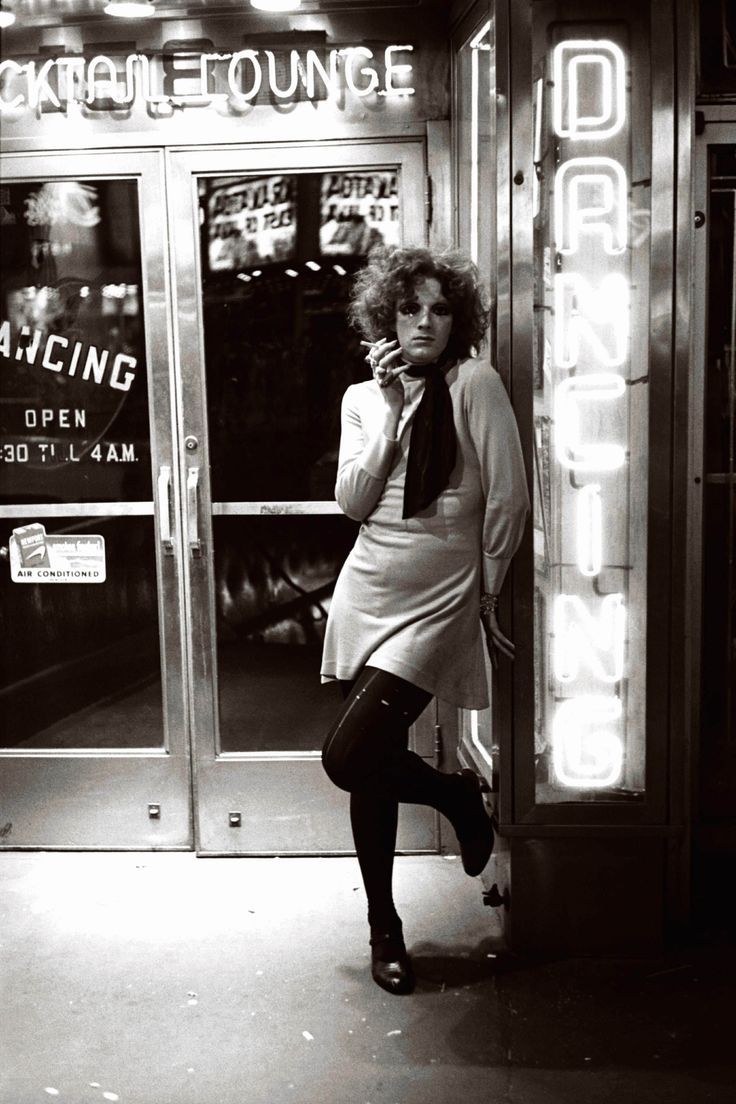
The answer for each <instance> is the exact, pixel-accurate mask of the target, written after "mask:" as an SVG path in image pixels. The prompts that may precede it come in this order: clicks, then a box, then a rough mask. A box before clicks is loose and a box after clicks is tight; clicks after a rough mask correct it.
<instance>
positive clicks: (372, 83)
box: [0, 45, 415, 114]
mask: <svg viewBox="0 0 736 1104" xmlns="http://www.w3.org/2000/svg"><path fill="white" fill-rule="evenodd" d="M413 50H414V47H413V46H411V45H392V46H386V47H385V48H384V49H383V50H382V51H380V53H379V55H378V56H376V55H375V54H374V52H373V51H372V50H370V49H368V47H367V46H348V47H344V48H340V49H332V50H327V51H318V50H315V49H306V50H297V49H292V50H290V51H289V52H288V54H287V55H283V54H281V53H279V54H278V55H277V54H275V53H274V51H273V50H251V49H244V50H237V51H235V52H232V53H228V52H225V53H219V52H213V53H198V54H194V55H193V54H192V53H191V52H189V53H180V54H173V55H166V56H165V57H163V58H160V59H156V58H155V57H153V56H150V55H149V54H144V53H134V54H128V55H127V56H125V57H123V58H112V57H109V56H107V55H106V54H97V55H95V56H94V57H92V58H89V59H87V58H85V57H78V56H63V57H57V58H48V59H47V60H46V61H43V62H41V61H27V62H20V61H16V60H14V59H12V58H6V59H5V60H4V61H2V62H0V113H4V114H11V113H14V112H18V111H21V110H23V109H25V108H30V109H31V110H34V111H35V110H38V109H40V108H43V107H44V106H45V105H48V106H49V107H50V108H55V109H57V110H62V109H68V108H69V106H70V105H71V104H78V105H80V106H81V107H84V108H86V109H87V110H93V111H95V110H97V111H102V110H110V109H111V108H112V109H120V108H125V107H131V106H133V105H134V104H135V103H137V102H142V103H145V104H146V106H148V107H149V108H153V109H159V110H161V109H164V108H167V107H168V108H174V107H202V106H207V105H208V104H216V103H222V102H225V103H226V104H229V105H232V106H233V107H235V108H238V107H241V108H242V107H245V106H247V105H249V104H253V103H254V102H255V101H256V100H257V99H258V97H259V95H261V94H262V93H263V94H270V96H272V97H274V99H275V100H276V101H280V102H286V101H293V100H295V99H298V98H299V97H300V96H301V97H305V98H306V99H307V100H310V101H314V100H317V99H329V100H337V99H339V98H340V97H341V96H343V95H344V94H345V91H347V92H348V93H350V94H351V95H353V96H357V97H358V98H359V99H365V98H366V97H368V96H384V97H407V96H413V95H414V93H415V89H414V88H413V87H412V86H411V84H410V81H411V77H412V66H411V64H410V63H409V62H408V61H407V60H406V58H405V57H402V55H405V54H411V53H412V51H413ZM284 70H285V71H286V75H284Z"/></svg>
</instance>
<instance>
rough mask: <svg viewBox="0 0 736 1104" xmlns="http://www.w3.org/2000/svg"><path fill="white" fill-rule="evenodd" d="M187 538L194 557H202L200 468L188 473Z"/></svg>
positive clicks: (192, 469) (191, 469)
mask: <svg viewBox="0 0 736 1104" xmlns="http://www.w3.org/2000/svg"><path fill="white" fill-rule="evenodd" d="M187 536H188V539H189V550H190V552H191V553H192V555H193V556H201V555H202V542H201V540H200V539H199V468H189V471H188V472H187Z"/></svg>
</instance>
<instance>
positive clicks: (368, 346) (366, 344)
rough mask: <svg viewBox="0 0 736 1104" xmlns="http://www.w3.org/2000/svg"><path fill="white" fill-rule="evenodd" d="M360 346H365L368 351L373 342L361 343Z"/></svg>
mask: <svg viewBox="0 0 736 1104" xmlns="http://www.w3.org/2000/svg"><path fill="white" fill-rule="evenodd" d="M360 344H361V345H365V347H366V349H370V348H371V346H373V345H374V344H375V342H373V341H361V343H360Z"/></svg>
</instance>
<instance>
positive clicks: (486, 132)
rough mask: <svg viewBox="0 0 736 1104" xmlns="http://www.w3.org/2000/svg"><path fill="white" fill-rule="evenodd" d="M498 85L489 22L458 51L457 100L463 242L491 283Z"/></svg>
mask: <svg viewBox="0 0 736 1104" xmlns="http://www.w3.org/2000/svg"><path fill="white" fill-rule="evenodd" d="M495 87H496V43H495V36H494V28H493V23H492V22H491V21H490V20H489V21H487V22H484V23H483V24H481V25H480V26H479V27H477V28H476V30H475V31H474V32H473V34H472V35H471V36H470V38H469V39H468V41H467V42H466V43H464V44H463V46H462V47H461V49H460V51H459V53H458V56H457V100H456V107H457V133H458V143H457V152H458V188H459V194H460V196H461V197H462V202H461V203H459V204H458V213H459V227H458V229H459V244H460V246H461V248H462V249H464V250H465V252H466V253H468V254H469V255H470V256H471V257H472V258H473V260H474V261H475V262H476V264H477V265H478V267H479V269H480V273H481V276H482V278H483V281H484V283H485V284H486V286H487V287H490V285H491V276H492V273H493V271H494V269H495V264H494V263H493V257H492V250H493V247H494V243H495V240H496V232H495V217H494V215H495V200H494V192H495V180H494V177H493V166H494V159H495V155H494V143H495V129H494V128H495V114H494V111H493V107H494V93H495Z"/></svg>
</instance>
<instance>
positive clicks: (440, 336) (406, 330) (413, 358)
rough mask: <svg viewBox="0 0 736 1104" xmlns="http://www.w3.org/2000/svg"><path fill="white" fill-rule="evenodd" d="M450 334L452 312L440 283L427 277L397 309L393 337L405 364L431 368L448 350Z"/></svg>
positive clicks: (400, 302) (402, 300)
mask: <svg viewBox="0 0 736 1104" xmlns="http://www.w3.org/2000/svg"><path fill="white" fill-rule="evenodd" d="M451 331H452V308H451V307H450V304H449V303H448V301H447V299H446V298H445V296H444V295H443V293H442V287H441V286H440V282H439V280H436V279H435V278H434V277H432V276H428V277H427V278H426V279H425V280H421V281H419V282H418V283H417V284H415V286H414V294H413V295H410V296H408V297H407V298H406V299H401V300H400V301H399V303H398V304H397V307H396V336H397V337H398V339H399V345H400V346H401V350H402V353H403V356H404V359H405V360H406V362H407V363H408V364H417V365H422V364H431V363H432V361H435V360H439V358H440V357H441V356H442V354H443V353H444V351H445V349H446V348H447V342H448V341H449V340H450V333H451Z"/></svg>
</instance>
